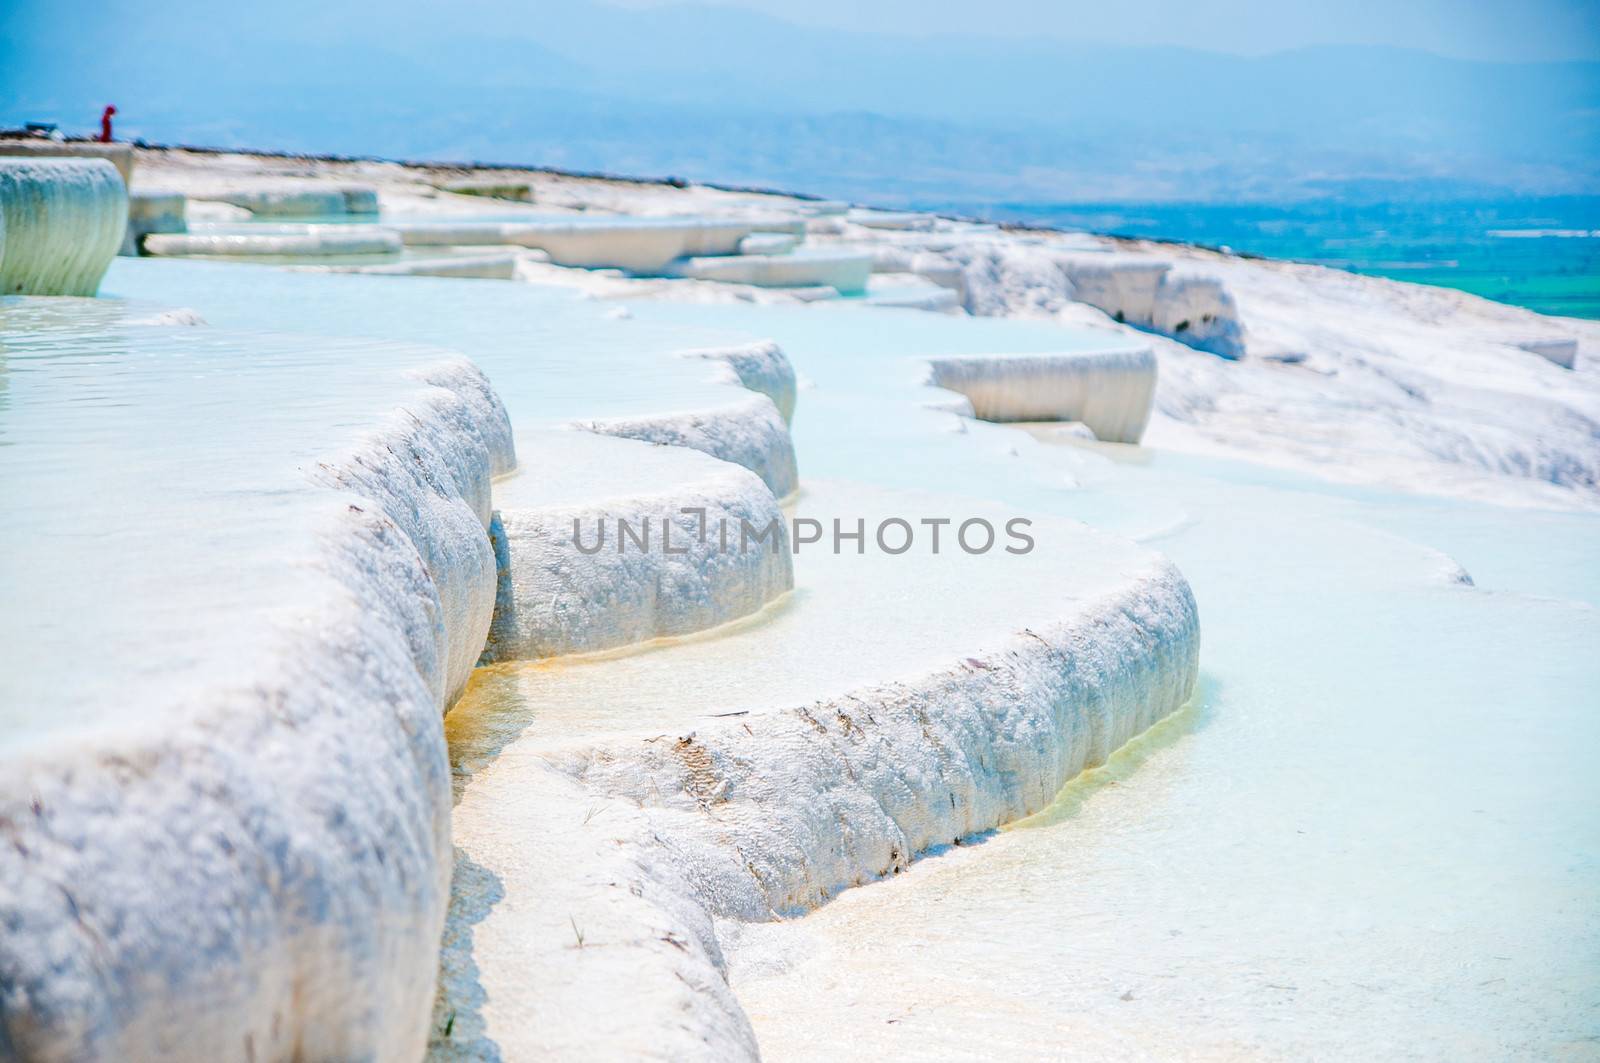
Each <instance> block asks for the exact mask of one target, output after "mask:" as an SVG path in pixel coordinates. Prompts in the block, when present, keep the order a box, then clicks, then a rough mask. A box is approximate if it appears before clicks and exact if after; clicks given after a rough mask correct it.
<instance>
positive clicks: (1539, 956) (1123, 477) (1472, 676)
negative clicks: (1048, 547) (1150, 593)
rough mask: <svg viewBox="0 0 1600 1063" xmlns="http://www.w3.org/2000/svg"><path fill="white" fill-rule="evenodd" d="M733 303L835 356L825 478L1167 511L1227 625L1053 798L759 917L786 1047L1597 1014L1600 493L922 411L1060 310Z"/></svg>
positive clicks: (1357, 1050)
mask: <svg viewBox="0 0 1600 1063" xmlns="http://www.w3.org/2000/svg"><path fill="white" fill-rule="evenodd" d="M700 310H701V308H682V307H672V306H665V305H650V306H641V307H640V308H638V312H639V315H640V317H641V318H645V319H653V320H655V319H658V320H666V321H672V320H678V319H680V317H682V316H683V315H687V314H690V313H698V312H700ZM716 318H717V320H718V321H719V322H720V323H727V324H737V325H738V326H740V327H745V328H760V329H761V330H762V331H763V332H765V333H766V334H769V335H772V336H774V337H776V338H777V339H778V340H779V341H780V342H781V343H782V344H783V346H784V348H785V350H786V351H788V352H789V354H790V355H791V357H793V358H794V360H795V362H796V364H797V365H798V366H799V368H800V372H801V374H802V376H803V377H804V378H805V379H807V380H808V381H809V383H810V386H809V387H808V388H806V389H804V390H802V392H801V396H800V404H799V411H798V413H797V416H796V422H795V432H796V440H797V447H798V450H799V453H800V455H801V457H802V462H803V468H804V470H805V471H806V473H807V474H808V475H826V476H829V477H835V476H839V477H849V478H852V479H856V480H865V481H868V482H873V483H877V484H881V485H884V486H901V487H903V486H917V487H925V488H934V489H943V490H946V491H955V492H957V493H964V494H969V495H981V496H982V497H984V498H987V499H993V500H996V501H999V502H1002V503H1005V504H1010V505H1012V506H1015V507H1018V508H1019V509H1021V510H1025V511H1029V512H1035V511H1037V512H1053V513H1064V514H1069V515H1077V516H1079V517H1081V518H1083V519H1085V520H1088V521H1089V522H1091V523H1094V524H1096V525H1098V526H1102V527H1108V528H1111V529H1113V530H1117V531H1121V532H1123V533H1125V534H1130V535H1134V536H1138V537H1141V538H1143V539H1144V540H1145V541H1147V542H1148V543H1150V544H1151V545H1153V546H1154V547H1156V548H1157V549H1160V550H1162V551H1164V552H1166V553H1168V554H1169V555H1170V556H1172V557H1173V558H1174V560H1176V561H1177V562H1178V564H1179V566H1180V567H1181V568H1182V569H1183V571H1184V573H1185V574H1186V575H1187V576H1188V578H1189V579H1190V581H1191V583H1192V585H1193V587H1194V590H1195V593H1196V597H1197V600H1198V602H1199V604H1200V612H1201V626H1202V632H1203V649H1202V655H1201V667H1202V672H1203V689H1202V693H1201V695H1200V697H1199V698H1198V700H1197V704H1196V706H1195V707H1194V708H1193V709H1192V710H1190V711H1189V712H1187V713H1186V714H1184V715H1182V716H1181V717H1179V718H1178V719H1175V720H1174V721H1173V722H1172V723H1170V724H1165V725H1162V726H1161V727H1160V728H1158V729H1157V733H1155V734H1153V735H1152V736H1151V737H1150V738H1149V739H1148V740H1147V741H1145V742H1142V743H1139V744H1137V746H1136V748H1134V749H1131V750H1130V751H1129V752H1128V753H1127V754H1126V755H1125V756H1123V757H1121V758H1119V759H1118V760H1117V761H1116V762H1115V763H1114V764H1113V765H1111V766H1110V767H1109V768H1108V769H1105V770H1103V771H1101V772H1097V773H1093V774H1092V775H1091V776H1090V777H1087V778H1085V779H1084V780H1082V781H1080V782H1079V783H1076V784H1074V785H1073V786H1071V787H1069V788H1068V790H1067V792H1066V793H1064V794H1063V796H1062V798H1061V799H1060V801H1059V803H1058V805H1057V806H1056V808H1055V809H1054V810H1053V811H1052V812H1051V813H1050V814H1048V815H1046V816H1043V817H1041V818H1040V819H1038V820H1037V821H1035V822H1034V823H1033V824H1032V827H1034V828H1036V829H1028V830H1016V831H1009V832H1005V833H1003V834H1001V835H1000V836H999V837H997V838H994V839H992V840H990V841H988V842H986V843H984V844H982V845H977V846H974V847H972V848H971V849H965V850H957V851H956V852H954V853H951V854H946V855H943V856H940V857H937V858H935V859H932V860H929V861H926V862H925V863H923V864H920V865H918V866H916V867H914V868H913V869H912V870H911V872H909V873H908V874H904V875H901V876H898V877H896V878H895V879H893V880H891V881H889V882H885V883H881V884H877V885H873V886H869V887H866V888H864V889H861V890H856V891H848V892H847V893H845V894H844V895H842V896H841V897H840V898H839V899H837V900H836V901H834V902H833V903H832V904H830V905H829V906H827V907H826V908H824V909H822V910H821V911H820V912H818V913H816V914H814V915H812V916H809V917H806V918H805V919H802V920H799V921H798V922H795V923H790V924H780V925H776V926H761V927H756V928H752V929H751V930H749V931H747V934H746V937H745V939H744V941H743V943H742V944H740V945H738V946H737V947H735V948H734V950H733V957H734V967H733V970H734V986H735V989H736V990H737V991H738V992H739V993H740V994H741V998H742V999H743V1000H744V1001H745V1003H746V1005H747V1006H748V1007H749V1009H750V1011H751V1014H752V1017H753V1018H754V1020H755V1022H756V1024H757V1032H758V1034H759V1035H760V1036H761V1037H762V1038H763V1046H764V1051H765V1053H766V1054H767V1056H768V1058H773V1059H788V1058H803V1059H804V1058H841V1057H844V1056H859V1055H864V1054H875V1055H882V1056H885V1057H891V1058H932V1059H938V1058H952V1057H961V1056H973V1057H983V1058H1034V1057H1055V1056H1062V1055H1065V1056H1069V1057H1090V1058H1106V1057H1109V1058H1149V1057H1151V1056H1157V1057H1169V1056H1182V1055H1196V1056H1200V1057H1209V1056H1225V1057H1235V1056H1239V1055H1246V1056H1252V1055H1260V1056H1263V1057H1265V1058H1307V1057H1311V1058H1413V1057H1414V1058H1440V1059H1459V1058H1502V1057H1507V1056H1510V1057H1519V1058H1548V1057H1550V1056H1552V1055H1555V1056H1559V1055H1562V1054H1564V1053H1565V1054H1575V1055H1577V1056H1582V1055H1583V1054H1585V1053H1587V1052H1591V1051H1592V1050H1593V1049H1594V1046H1595V1045H1596V1044H1600V1041H1597V1040H1596V1038H1600V777H1597V776H1596V775H1595V773H1594V771H1593V767H1592V766H1593V763H1594V759H1595V756H1596V755H1597V754H1600V713H1597V712H1596V711H1595V706H1596V705H1597V704H1600V658H1597V656H1596V654H1595V652H1594V648H1595V647H1596V646H1600V611H1597V609H1600V516H1595V515H1592V514H1583V513H1571V512H1547V511H1539V510H1510V509H1501V508H1497V507H1493V506H1484V505H1479V504H1475V503H1469V502H1455V501H1448V500H1437V499H1422V498H1413V497H1410V496H1405V495H1400V494H1394V493H1389V492H1384V491H1376V490H1371V489H1359V488H1349V487H1343V486H1339V485H1335V484H1330V483H1324V482H1321V481H1318V480H1315V479H1311V478H1309V477H1306V476H1302V475H1299V474H1295V473H1292V472H1284V471H1280V470H1269V469H1264V468H1260V467H1257V466H1253V465H1249V464H1247V463H1242V462H1221V461H1212V460H1209V459H1200V458H1195V457H1189V456H1185V455H1178V454H1167V453H1163V452H1160V451H1153V450H1150V449H1147V448H1102V447H1091V448H1087V449H1085V448H1081V447H1075V446H1073V447H1045V446H1041V445H1039V444H1037V443H1036V441H1035V440H1034V439H1033V438H1031V437H1029V436H1028V435H1026V434H1025V433H1024V432H1022V431H1021V430H1017V429H1009V428H1002V427H999V426H991V425H981V424H970V423H969V424H967V425H965V431H954V430H952V429H953V428H954V427H956V426H955V424H954V423H953V419H952V418H948V417H947V416H945V415H938V414H924V413H919V412H914V411H913V410H912V408H911V404H912V403H913V402H914V401H916V400H917V398H918V397H919V396H918V393H917V392H916V390H915V388H914V384H915V383H916V381H917V379H918V376H917V374H916V371H915V368H914V359H913V358H912V355H914V354H924V353H960V352H965V351H972V350H978V349H985V350H990V351H1002V350H1044V349H1050V348H1051V346H1052V343H1051V339H1052V335H1051V333H1050V332H1049V331H1048V330H1043V331H1036V330H1034V329H1030V328H1022V327H1017V328H1006V329H998V330H993V331H991V330H988V329H986V328H981V327H980V328H975V329H972V330H970V331H969V330H967V329H964V328H962V327H959V326H958V325H955V324H953V323H951V322H948V321H947V320H943V319H940V318H938V317H935V316H932V315H917V314H915V313H914V312H904V313H896V312H890V311H881V310H879V311H875V310H866V309H852V308H842V307H820V308H808V309H805V310H799V311H789V310H772V309H770V308H767V309H759V308H749V309H745V308H718V310H717V313H716ZM1007 324H1010V325H1016V324H1018V323H1007ZM1053 338H1054V339H1055V341H1056V342H1055V344H1054V346H1057V347H1068V346H1070V345H1071V343H1072V342H1075V340H1074V338H1073V337H1072V336H1071V335H1070V334H1062V333H1057V334H1056V335H1055V336H1054V337H1053ZM895 401H898V402H901V403H904V404H905V405H904V406H903V407H901V408H900V410H899V412H896V411H895V407H894V406H892V405H890V403H891V402H895ZM1108 459H1110V460H1108ZM1452 560H1454V561H1456V562H1459V563H1460V564H1461V565H1462V566H1464V567H1465V569H1466V570H1467V571H1468V572H1469V573H1470V574H1471V575H1472V576H1473V577H1474V579H1475V580H1476V581H1477V583H1478V585H1477V586H1467V585H1463V584H1460V583H1457V582H1454V580H1453V573H1454V572H1455V568H1454V566H1453V565H1452V564H1451V561H1452ZM1085 563H1091V562H1089V561H1088V559H1085Z"/></svg>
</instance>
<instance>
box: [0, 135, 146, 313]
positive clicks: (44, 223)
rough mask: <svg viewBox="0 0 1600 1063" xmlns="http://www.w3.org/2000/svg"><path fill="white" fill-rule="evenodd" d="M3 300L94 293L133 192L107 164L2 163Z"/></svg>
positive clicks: (0, 255) (115, 245)
mask: <svg viewBox="0 0 1600 1063" xmlns="http://www.w3.org/2000/svg"><path fill="white" fill-rule="evenodd" d="M0 219H3V220H0V295H93V294H94V293H95V291H96V290H97V289H98V288H99V287H100V278H101V277H102V276H104V275H105V272H106V267H107V266H109V265H110V264H111V260H112V259H113V258H114V257H116V254H117V250H118V248H120V247H121V246H122V235H123V232H124V230H125V229H126V227H127V224H128V191H127V188H126V186H125V185H124V184H123V181H122V178H121V176H120V175H119V174H118V173H117V170H116V168H115V167H113V166H112V165H111V164H110V163H109V162H107V161H105V160H104V159H70V158H62V159H54V158H50V159H28V158H9V157H0Z"/></svg>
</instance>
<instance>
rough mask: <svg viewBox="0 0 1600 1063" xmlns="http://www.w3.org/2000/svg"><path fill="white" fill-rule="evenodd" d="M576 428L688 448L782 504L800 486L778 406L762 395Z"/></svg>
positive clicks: (791, 444)
mask: <svg viewBox="0 0 1600 1063" xmlns="http://www.w3.org/2000/svg"><path fill="white" fill-rule="evenodd" d="M574 427H576V428H581V429H584V430H585V431H589V432H598V433H600V434H601V435H610V436H622V437H624V438H627V439H641V440H644V441H645V442H647V443H666V444H669V445H671V446H675V447H689V448H690V449H692V450H698V451H700V452H701V453H703V454H710V455H711V456H712V457H714V458H721V459H722V460H723V461H731V462H733V463H734V464H735V465H743V466H744V467H745V468H747V469H749V470H750V471H751V472H753V473H755V474H756V475H757V476H759V477H761V480H762V482H763V483H765V484H766V485H767V488H768V489H769V490H771V492H772V493H773V494H774V495H776V496H777V497H778V498H787V497H788V496H789V495H790V494H793V493H794V491H795V489H796V488H798V487H799V486H800V472H799V469H798V467H797V465H796V462H795V456H794V440H793V439H791V438H790V436H789V426H788V425H787V424H785V423H784V419H783V416H782V414H780V413H779V411H778V407H777V405H776V404H775V403H774V402H773V401H772V399H770V398H768V397H767V396H766V395H764V394H759V393H756V394H751V395H749V396H746V397H739V398H734V399H732V400H730V401H729V402H728V403H726V404H725V405H722V406H718V407H715V408H712V409H699V410H685V411H676V412H671V413H660V414H643V415H639V416H634V417H613V418H606V419H602V420H594V421H578V422H575V423H574Z"/></svg>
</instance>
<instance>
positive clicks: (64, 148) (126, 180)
mask: <svg viewBox="0 0 1600 1063" xmlns="http://www.w3.org/2000/svg"><path fill="white" fill-rule="evenodd" d="M8 155H10V156H17V157H20V158H25V159H69V158H70V159H105V160H106V161H107V162H109V163H111V165H113V166H115V167H116V168H117V172H118V173H119V174H121V175H122V183H123V184H124V185H129V184H132V182H133V145H132V144H116V143H113V144H102V143H100V142H99V141H94V140H51V139H49V138H48V137H0V156H8Z"/></svg>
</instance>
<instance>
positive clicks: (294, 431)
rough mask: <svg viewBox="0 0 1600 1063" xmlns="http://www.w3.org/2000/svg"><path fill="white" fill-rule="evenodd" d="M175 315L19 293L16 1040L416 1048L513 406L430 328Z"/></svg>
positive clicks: (11, 550)
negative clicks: (439, 345)
mask: <svg viewBox="0 0 1600 1063" xmlns="http://www.w3.org/2000/svg"><path fill="white" fill-rule="evenodd" d="M124 261H125V262H130V263H131V260H124ZM159 319H161V315H157V314H154V313H153V312H152V311H151V310H150V309H149V308H148V307H141V306H137V305H129V306H124V305H123V304H120V303H119V302H117V301H114V300H94V301H90V300H60V299H55V300H48V301H46V300H26V299H25V300H20V301H19V300H6V301H4V302H0V321H3V325H4V331H5V335H6V343H5V352H4V354H3V356H0V357H3V358H4V360H5V363H6V377H7V380H8V388H7V393H6V398H7V402H6V403H5V404H4V406H3V407H0V431H3V434H4V436H5V438H6V441H7V443H8V444H9V445H8V446H6V447H3V448H0V479H3V480H4V482H5V483H6V485H7V492H8V503H10V504H8V505H7V506H5V507H3V508H0V566H3V573H0V580H3V582H4V584H5V585H6V587H7V588H8V593H9V594H10V595H12V596H14V597H13V599H12V600H13V602H27V603H29V605H28V607H27V608H25V609H24V608H11V609H6V610H3V611H0V722H3V723H4V727H3V728H0V762H3V765H4V768H3V770H0V824H4V827H3V831H4V835H5V844H4V845H3V846H0V927H4V932H3V933H0V1030H3V1031H4V1042H3V1044H4V1048H5V1051H6V1053H7V1054H15V1055H16V1056H18V1057H19V1058H25V1059H37V1060H85V1059H106V1060H112V1059H156V1058H161V1059H175V1060H196V1061H209V1060H216V1059H250V1058H256V1059H264V1058H289V1057H293V1056H300V1057H305V1058H322V1059H331V1058H342V1059H350V1058H408V1057H411V1058H414V1057H415V1056H416V1055H417V1054H418V1053H419V1051H420V1050H421V1047H422V1043H423V1040H424V1038H425V1036H426V1018H427V1009H428V1005H429V1002H430V1000H431V998H432V995H433V990H434V977H433V969H434V963H433V960H434V957H435V955H436V949H437V945H438V934H439V929H440V926H441V923H442V918H443V914H444V910H445V905H446V901H447V895H448V881H449V857H450V846H449V837H450V834H449V814H448V809H449V781H448V780H449V775H448V765H447V760H446V751H445V747H444V739H443V733H442V727H441V723H440V719H441V715H442V712H443V709H444V708H445V706H446V705H447V704H448V703H449V701H450V700H451V698H452V697H453V696H454V693H455V691H456V690H457V689H458V688H459V687H460V685H461V684H462V683H463V682H464V680H465V678H466V676H467V674H468V673H469V671H470V669H471V667H472V664H473V661H474V660H475V658H476V656H477V651H478V648H479V647H480V646H481V644H482V640H483V638H484V635H485V634H486V632H487V630H488V626H489V621H490V613H491V610H492V607H493V601H494V560H493V555H492V551H491V549H490V545H489V541H488V535H487V532H486V525H487V524H488V521H489V517H490V510H489V492H490V479H491V477H492V476H493V475H495V474H497V473H503V472H506V471H508V470H509V468H510V467H511V465H512V463H513V461H514V455H513V453H512V450H511V440H510V433H509V425H508V423H507V420H506V416H505V411H504V409H503V407H501V405H500V404H499V401H498V400H497V399H496V398H495V396H494V394H493V392H492V391H491V390H490V388H489V386H488V383H487V381H486V380H485V379H484V377H483V375H482V374H481V373H480V372H479V371H478V370H476V369H475V368H473V367H472V366H470V365H469V364H467V363H465V362H463V361H461V360H460V359H452V358H450V357H448V356H445V355H441V353H440V352H438V351H435V350H432V349H427V348H415V347H407V346H404V345H397V344H380V343H370V342H359V341H348V340H346V341H338V340H317V339H315V338H312V337H308V336H305V335H300V334H295V335H271V334H261V333H248V332H225V331H221V330H216V329H213V328H209V327H205V326H198V327H180V326H153V325H143V324H139V323H138V322H140V321H145V320H159ZM167 319H169V320H187V321H193V320H194V317H193V315H192V314H191V315H167ZM197 440H199V441H201V442H202V444H203V445H197Z"/></svg>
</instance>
